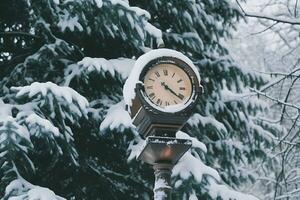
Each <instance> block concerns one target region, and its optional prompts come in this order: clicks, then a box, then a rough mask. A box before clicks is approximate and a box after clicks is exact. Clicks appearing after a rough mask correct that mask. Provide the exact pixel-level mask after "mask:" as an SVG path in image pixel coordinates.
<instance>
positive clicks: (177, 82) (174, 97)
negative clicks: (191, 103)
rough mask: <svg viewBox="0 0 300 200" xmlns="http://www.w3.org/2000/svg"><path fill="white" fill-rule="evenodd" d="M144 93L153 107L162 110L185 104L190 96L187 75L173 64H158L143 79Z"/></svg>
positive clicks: (190, 91)
mask: <svg viewBox="0 0 300 200" xmlns="http://www.w3.org/2000/svg"><path fill="white" fill-rule="evenodd" d="M144 87H145V92H146V95H147V96H148V98H149V99H150V100H151V102H152V103H154V104H155V105H157V106H159V107H161V108H164V107H166V106H170V105H176V104H180V103H183V102H186V101H187V100H188V99H189V98H190V97H191V95H192V83H191V80H190V78H189V76H188V74H187V73H186V72H185V71H184V70H183V69H181V68H180V67H178V66H176V65H174V64H165V63H164V64H158V65H156V66H154V67H152V68H151V69H150V70H149V71H148V72H147V73H146V75H145V78H144Z"/></svg>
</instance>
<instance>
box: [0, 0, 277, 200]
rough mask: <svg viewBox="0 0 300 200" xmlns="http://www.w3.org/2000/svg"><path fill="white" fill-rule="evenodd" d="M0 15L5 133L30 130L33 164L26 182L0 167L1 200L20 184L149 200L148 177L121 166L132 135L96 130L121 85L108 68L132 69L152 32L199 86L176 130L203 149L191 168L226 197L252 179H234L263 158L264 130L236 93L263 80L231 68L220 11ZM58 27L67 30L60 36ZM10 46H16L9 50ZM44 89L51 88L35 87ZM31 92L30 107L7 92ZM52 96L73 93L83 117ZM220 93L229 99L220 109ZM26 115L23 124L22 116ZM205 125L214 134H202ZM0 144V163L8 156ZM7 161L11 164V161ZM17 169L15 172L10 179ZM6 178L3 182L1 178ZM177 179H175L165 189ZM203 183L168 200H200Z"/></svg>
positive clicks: (89, 7) (201, 6)
mask: <svg viewBox="0 0 300 200" xmlns="http://www.w3.org/2000/svg"><path fill="white" fill-rule="evenodd" d="M0 5H1V6H0V17H1V18H0V20H1V21H0V27H1V28H2V29H3V30H4V32H1V33H0V50H1V52H0V53H1V57H0V66H1V67H0V77H1V80H0V88H1V90H0V96H1V99H2V100H3V104H1V103H2V100H1V99H0V106H2V105H3V106H6V107H9V110H10V111H13V112H14V113H11V114H7V115H12V116H13V117H12V118H11V119H12V123H16V124H18V125H19V126H22V127H24V128H26V130H29V132H30V139H31V142H32V144H31V143H30V145H29V144H27V146H26V148H28V149H30V151H29V152H28V153H25V154H24V155H26V156H28V157H26V159H29V160H31V161H32V163H33V164H34V167H33V168H34V170H31V171H30V170H28V169H27V167H26V169H25V166H26V165H25V164H26V162H25V161H26V159H25V158H22V156H15V155H14V156H10V157H9V158H7V157H5V156H2V157H1V156H0V164H1V165H3V163H5V162H7V167H5V166H4V165H3V166H4V167H2V168H1V171H0V175H2V174H5V176H3V177H4V178H5V180H3V181H1V183H0V194H1V195H0V196H3V195H4V189H5V187H6V185H7V184H8V183H9V182H10V181H12V180H14V179H15V178H16V176H17V175H18V173H19V174H20V175H21V176H22V177H23V178H24V179H26V180H27V181H29V182H31V183H32V184H35V185H39V186H43V187H47V188H50V189H51V190H53V191H54V192H55V193H56V194H58V195H61V196H63V197H65V198H67V199H93V200H94V199H118V200H119V199H128V200H129V199H147V198H152V187H153V186H152V184H153V175H152V173H153V172H152V169H151V167H150V166H148V165H144V164H141V163H140V162H138V161H135V160H132V161H130V162H129V161H128V156H129V154H130V148H129V147H130V146H132V145H133V144H135V143H136V142H137V135H136V133H135V132H134V131H133V130H132V128H131V127H128V126H124V127H123V128H120V127H121V125H120V127H119V126H118V127H114V128H107V127H106V129H103V130H102V129H99V126H100V124H101V123H102V122H103V120H104V119H105V116H106V115H107V113H108V112H109V110H108V109H109V108H111V106H112V105H114V104H117V103H118V102H120V101H121V100H122V87H123V83H124V79H125V78H126V77H124V74H122V72H121V71H120V70H119V71H118V70H117V69H115V68H114V69H112V68H113V67H114V66H113V64H112V63H113V61H112V60H109V59H112V58H120V57H127V58H130V59H132V58H137V57H138V56H140V55H141V54H142V53H143V51H144V50H145V47H155V46H156V45H157V42H158V41H159V40H160V39H161V38H160V31H159V30H156V29H155V28H153V27H152V25H154V26H155V27H157V28H158V29H160V30H161V31H162V38H163V40H164V42H165V45H166V47H167V48H171V49H176V50H178V51H181V52H183V53H185V54H186V55H187V56H189V57H190V58H191V59H192V60H193V61H194V62H195V64H196V66H197V67H198V68H199V71H200V74H201V77H202V79H203V80H202V84H203V86H204V94H203V95H202V97H201V101H200V102H199V105H198V107H197V110H196V111H197V113H198V115H197V114H196V115H195V116H193V118H192V119H191V120H190V121H189V123H188V124H187V125H186V126H185V127H184V130H185V131H186V132H187V133H188V134H189V135H191V136H193V137H195V138H197V139H198V140H200V141H202V142H203V143H205V144H206V145H207V149H208V151H207V154H205V153H204V152H203V151H201V150H197V149H193V150H192V153H193V154H194V156H195V157H197V156H199V159H201V160H202V161H203V162H204V163H205V164H206V165H208V166H210V167H213V168H215V169H217V170H218V172H219V173H220V175H221V177H222V178H223V181H224V182H225V183H227V184H228V185H230V186H231V187H234V188H237V189H238V188H239V186H240V185H241V184H243V183H245V182H248V181H249V178H253V177H252V175H251V174H248V173H247V171H246V170H245V171H239V170H240V168H239V166H244V165H248V164H249V165H251V164H252V163H254V162H255V161H256V160H257V159H265V158H266V154H265V148H268V146H269V145H270V144H271V140H269V139H268V138H266V137H265V136H264V135H263V134H264V131H265V132H266V133H267V131H266V130H264V129H263V127H265V126H266V125H265V124H259V123H258V121H259V120H258V119H257V117H256V115H257V113H259V112H260V111H263V110H264V107H263V106H262V104H261V102H260V101H258V100H257V99H255V101H251V100H249V99H248V100H247V99H245V98H244V97H242V96H245V95H247V94H246V93H247V89H246V87H249V86H250V87H254V88H258V87H260V86H261V85H262V84H264V80H263V79H262V78H261V77H259V76H257V75H255V74H253V73H250V72H247V71H243V70H242V69H240V68H239V67H238V66H236V65H235V64H234V62H233V61H232V60H231V58H230V57H229V56H228V52H227V50H226V48H224V47H223V46H222V45H221V42H220V39H221V38H226V37H228V36H229V30H230V28H233V26H234V23H235V22H236V21H237V20H239V18H240V17H241V16H240V13H239V11H238V10H237V9H235V7H233V6H232V5H231V4H230V3H229V2H228V1H221V0H220V1H210V0H202V1H200V0H199V1H197V0H195V1H192V0H190V1H181V0H176V1H167V0H155V1H146V0H138V1H130V5H132V6H138V7H140V8H142V9H145V10H147V11H149V12H150V14H151V16H152V17H151V19H150V16H149V14H148V12H146V11H144V10H141V9H140V8H133V7H130V6H129V5H128V4H127V3H126V2H125V1H112V0H103V5H102V7H101V8H99V7H98V6H97V4H96V2H95V1H94V0H78V1H64V0H61V1H60V3H59V4H57V3H56V2H55V1H53V0H40V1H33V0H32V1H25V0H18V1H15V0H9V1H8V0H3V1H2V2H1V3H0ZM2 11H3V12H2ZM65 20H69V21H70V20H71V21H72V23H69V24H68V26H65V24H64V23H63V22H64V21H65ZM149 22H150V23H151V24H152V25H151V24H150V23H149ZM11 32H17V35H16V34H12V33H11ZM24 33H26V34H24ZM14 38H16V42H12V41H14ZM21 41H24V42H21ZM20 42H21V43H23V44H22V45H21V46H19V43H20ZM11 46H13V48H11ZM6 52H9V54H7V53H6ZM87 57H91V58H87ZM94 57H97V58H105V59H102V60H95V59H94ZM84 59H86V60H85V61H86V62H91V63H90V64H89V66H85V65H84V64H83V63H81V62H80V61H84ZM89 59H90V60H89ZM128 60H129V59H128ZM94 61H95V62H97V63H98V64H93V62H94ZM120 63H121V62H120ZM125 63H127V64H128V61H126V62H124V65H125ZM132 63H133V62H132ZM93 65H97V66H93ZM121 67H123V68H125V67H126V66H121ZM48 81H51V82H53V83H55V84H56V85H51V84H50V83H47V84H48V85H47V84H43V83H46V82H48ZM34 82H40V83H39V84H37V88H40V89H41V91H39V92H38V93H36V94H35V95H30V92H29V91H28V92H27V93H23V94H22V95H18V92H19V91H21V90H22V88H23V89H24V88H25V87H20V88H12V86H26V85H31V84H32V83H34ZM35 84H36V83H35ZM49 84H50V85H51V87H50V86H49ZM58 85H60V86H58ZM62 86H69V87H70V88H72V89H74V90H75V91H77V92H78V93H80V94H81V95H82V96H83V97H85V98H86V99H87V100H88V101H89V105H84V106H83V105H82V104H80V102H82V101H84V100H83V99H82V98H83V97H82V98H81V96H80V95H79V94H78V96H76V97H74V96H72V99H71V100H70V99H69V100H68V98H67V97H66V96H64V95H68V94H74V93H75V91H73V90H72V91H69V90H67V89H66V88H63V89H64V90H63V91H68V92H69V93H67V94H65V93H57V92H55V91H61V90H60V89H61V88H62ZM28 87H29V86H28ZM45 88H47V92H46V93H45V94H43V89H45ZM53 88H54V89H53ZM55 88H56V89H57V90H56V89H55ZM70 88H68V89H70ZM70 90H71V89H70ZM224 92H225V93H224ZM226 92H227V93H226ZM229 92H230V94H232V95H233V96H234V95H236V96H238V97H237V98H234V99H228V98H229V97H228V94H229ZM4 103H5V104H4ZM29 104H30V112H28V109H27V108H28V107H26V106H25V105H29ZM13 108H15V109H13ZM26 109H27V110H26ZM31 114H35V115H34V116H36V115H37V116H38V117H40V118H41V119H43V120H46V121H48V122H50V123H51V125H53V126H54V127H56V128H57V129H58V130H59V136H57V135H56V134H55V133H53V132H51V131H49V130H48V129H46V128H45V126H43V125H42V124H39V123H31V124H30V123H29V122H26V118H28V116H30V115H31ZM0 116H1V111H0ZM199 116H200V118H199ZM119 117H121V116H115V118H119ZM122 117H124V116H122ZM201 117H203V118H201ZM208 118H210V119H213V120H214V122H213V123H205V122H204V119H205V120H207V119H208ZM220 127H221V128H220ZM268 128H270V129H271V128H272V127H268ZM1 130H5V134H7V133H10V132H11V131H10V130H6V129H5V127H4V126H3V125H2V124H1V121H0V138H1V134H4V132H3V131H2V132H3V133H1ZM268 134H270V133H268ZM0 142H1V143H0V154H1V153H2V152H3V151H5V150H3V148H8V147H10V146H7V144H5V143H2V141H1V140H0ZM18 142H21V141H18ZM16 144H18V143H16ZM12 145H14V144H12ZM10 152H11V153H14V152H17V153H20V154H22V152H21V151H20V152H19V151H17V150H16V151H15V149H13V150H10ZM15 160H16V161H15ZM17 162H18V163H24V166H20V165H17V170H15V169H14V170H11V169H12V167H13V163H17ZM9 170H11V171H9ZM7 171H9V172H10V174H8V175H7V176H6V173H7ZM179 179H180V177H174V179H173V183H174V184H175V182H176V181H177V180H179ZM211 179H212V178H211V177H208V176H206V175H204V176H203V180H202V181H201V182H200V183H199V182H197V181H196V180H195V179H194V177H193V176H190V177H189V178H188V179H187V180H183V184H181V185H180V186H179V187H178V188H177V189H176V192H175V193H174V199H178V200H179V199H188V198H189V195H190V194H192V193H193V192H195V194H196V195H197V196H198V198H199V199H210V198H211V196H210V195H209V190H210V188H209V182H210V180H211ZM29 189H30V188H29ZM14 195H15V196H17V195H20V194H14ZM8 196H10V194H6V197H8ZM6 197H5V198H6Z"/></svg>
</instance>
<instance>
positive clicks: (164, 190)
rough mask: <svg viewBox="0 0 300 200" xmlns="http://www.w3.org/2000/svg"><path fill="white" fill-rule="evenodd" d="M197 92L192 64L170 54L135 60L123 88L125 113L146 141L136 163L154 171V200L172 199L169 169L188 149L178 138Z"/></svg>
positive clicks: (161, 51)
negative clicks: (145, 165) (177, 133)
mask: <svg viewBox="0 0 300 200" xmlns="http://www.w3.org/2000/svg"><path fill="white" fill-rule="evenodd" d="M201 90H202V87H201V85H200V76H199V73H198V70H197V68H196V67H195V66H194V64H193V62H192V61H191V60H190V59H189V58H188V57H186V56H185V55H183V54H182V53H180V52H178V51H175V50H171V49H156V50H151V51H149V52H147V53H146V54H144V55H142V56H141V57H139V58H138V59H137V61H136V63H135V65H134V67H133V69H132V72H131V74H130V75H129V77H128V79H127V81H126V83H125V85H124V88H123V96H124V100H125V103H126V105H127V110H128V112H129V113H130V116H131V118H132V122H133V124H134V125H135V126H136V129H137V131H138V133H139V134H140V135H141V137H142V138H143V139H145V144H144V146H143V149H141V151H140V154H139V156H138V159H139V160H141V161H143V162H146V163H148V164H150V165H153V168H154V174H155V185H154V199H162V200H165V199H168V200H170V199H171V192H172V190H171V189H172V187H171V185H170V179H171V172H172V168H173V166H174V165H175V164H176V163H177V162H178V160H179V159H180V158H181V157H182V156H183V154H184V153H185V152H186V151H187V150H188V149H189V148H190V147H191V145H192V142H191V141H190V140H187V139H179V138H176V132H177V131H178V130H180V129H181V128H182V127H183V125H184V124H185V123H186V121H187V120H188V119H189V117H190V116H191V115H192V110H193V108H194V107H195V106H196V104H197V101H198V99H199V96H200V94H201Z"/></svg>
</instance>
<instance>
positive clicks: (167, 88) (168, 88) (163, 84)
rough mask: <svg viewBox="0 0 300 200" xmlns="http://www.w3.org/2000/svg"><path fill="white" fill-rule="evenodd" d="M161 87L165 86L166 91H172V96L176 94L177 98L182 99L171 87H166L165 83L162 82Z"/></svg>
mask: <svg viewBox="0 0 300 200" xmlns="http://www.w3.org/2000/svg"><path fill="white" fill-rule="evenodd" d="M161 85H162V86H164V88H165V89H166V90H169V91H170V92H171V93H172V94H174V95H175V96H176V97H178V98H180V97H179V96H178V95H177V94H176V92H174V91H173V90H172V89H171V88H170V87H169V86H167V85H166V83H165V82H161ZM180 99H181V98H180Z"/></svg>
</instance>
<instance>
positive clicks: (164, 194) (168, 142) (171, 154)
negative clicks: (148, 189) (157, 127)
mask: <svg viewBox="0 0 300 200" xmlns="http://www.w3.org/2000/svg"><path fill="white" fill-rule="evenodd" d="M191 146H192V142H191V140H186V139H178V138H174V137H160V136H149V137H147V139H146V142H145V146H144V148H143V150H142V151H141V153H140V155H139V156H138V159H139V160H142V161H144V162H146V163H148V164H150V165H153V169H154V175H155V184H154V190H153V191H154V199H155V200H171V192H172V187H171V174H172V169H173V167H174V165H175V164H176V163H177V161H178V160H179V159H180V158H181V157H182V156H183V154H184V153H185V152H186V151H188V150H189V149H190V147H191Z"/></svg>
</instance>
